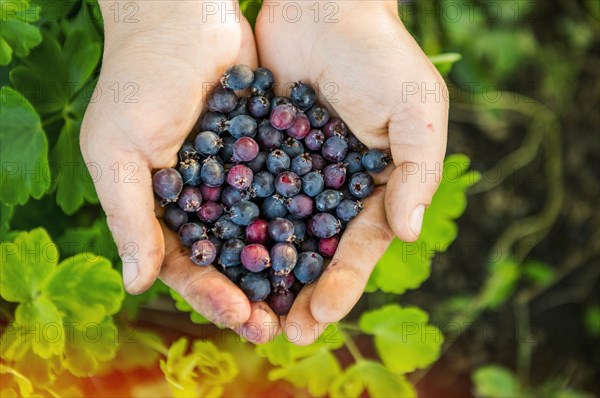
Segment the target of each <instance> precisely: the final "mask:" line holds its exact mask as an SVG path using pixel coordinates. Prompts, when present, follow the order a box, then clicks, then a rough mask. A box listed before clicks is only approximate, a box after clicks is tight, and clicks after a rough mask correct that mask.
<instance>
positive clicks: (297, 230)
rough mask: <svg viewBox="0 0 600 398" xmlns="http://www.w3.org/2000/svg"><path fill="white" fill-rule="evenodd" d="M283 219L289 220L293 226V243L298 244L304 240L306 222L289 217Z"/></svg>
mask: <svg viewBox="0 0 600 398" xmlns="http://www.w3.org/2000/svg"><path fill="white" fill-rule="evenodd" d="M285 219H286V220H290V221H291V222H292V224H294V237H295V238H294V243H299V242H302V241H303V240H304V239H306V222H305V221H304V220H300V219H298V218H295V217H292V216H291V215H289V216H286V217H285Z"/></svg>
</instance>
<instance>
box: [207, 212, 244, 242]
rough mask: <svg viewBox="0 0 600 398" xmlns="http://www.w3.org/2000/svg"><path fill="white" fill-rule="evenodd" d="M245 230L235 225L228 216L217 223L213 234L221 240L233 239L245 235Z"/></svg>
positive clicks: (222, 217)
mask: <svg viewBox="0 0 600 398" xmlns="http://www.w3.org/2000/svg"><path fill="white" fill-rule="evenodd" d="M243 231H244V230H243V228H242V227H240V226H239V225H237V224H236V223H234V222H233V221H231V220H230V219H229V217H227V216H221V218H219V219H218V220H217V222H215V225H214V227H213V229H212V232H213V234H215V236H216V237H217V238H219V239H225V240H227V239H233V238H237V237H239V236H242V234H243Z"/></svg>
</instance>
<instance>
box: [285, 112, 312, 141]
mask: <svg viewBox="0 0 600 398" xmlns="http://www.w3.org/2000/svg"><path fill="white" fill-rule="evenodd" d="M309 131H310V122H309V121H308V117H306V115H305V114H303V113H300V114H298V116H296V120H295V121H294V124H292V125H291V126H290V127H289V128H288V129H287V130H286V133H287V135H289V136H290V137H293V138H296V139H298V140H301V139H303V138H304V137H306V135H307V134H308V132H309Z"/></svg>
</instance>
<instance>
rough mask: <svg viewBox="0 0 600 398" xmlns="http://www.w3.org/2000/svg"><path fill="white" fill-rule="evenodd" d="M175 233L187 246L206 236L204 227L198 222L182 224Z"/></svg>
mask: <svg viewBox="0 0 600 398" xmlns="http://www.w3.org/2000/svg"><path fill="white" fill-rule="evenodd" d="M177 233H178V234H179V240H181V243H183V244H184V245H185V246H188V247H190V246H192V245H193V244H194V242H196V241H199V240H201V239H207V238H208V236H207V235H206V227H205V226H204V225H201V224H198V223H186V224H183V225H182V226H181V228H179V231H177Z"/></svg>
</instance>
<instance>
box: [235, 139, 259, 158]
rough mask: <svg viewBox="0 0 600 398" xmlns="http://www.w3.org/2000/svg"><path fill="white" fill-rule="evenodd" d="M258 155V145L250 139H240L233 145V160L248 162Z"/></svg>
mask: <svg viewBox="0 0 600 398" xmlns="http://www.w3.org/2000/svg"><path fill="white" fill-rule="evenodd" d="M256 155H258V144H257V143H256V141H254V140H253V139H252V138H250V137H242V138H240V139H238V140H237V141H236V142H235V144H233V160H234V161H236V162H250V161H251V160H253V159H254V158H255V157H256Z"/></svg>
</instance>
